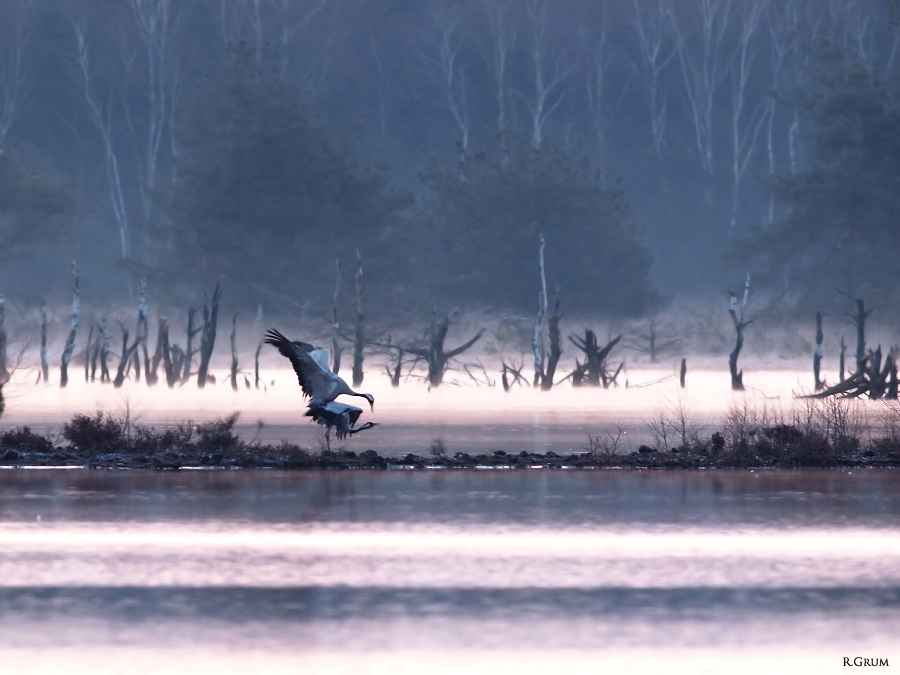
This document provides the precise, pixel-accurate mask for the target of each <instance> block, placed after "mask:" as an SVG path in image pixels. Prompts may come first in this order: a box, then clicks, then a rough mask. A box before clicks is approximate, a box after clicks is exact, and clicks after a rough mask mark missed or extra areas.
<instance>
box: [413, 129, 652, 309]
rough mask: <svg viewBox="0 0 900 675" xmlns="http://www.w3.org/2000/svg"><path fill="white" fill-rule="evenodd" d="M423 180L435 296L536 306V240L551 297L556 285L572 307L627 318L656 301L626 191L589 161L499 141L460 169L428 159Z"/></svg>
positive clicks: (517, 140)
mask: <svg viewBox="0 0 900 675" xmlns="http://www.w3.org/2000/svg"><path fill="white" fill-rule="evenodd" d="M422 177H423V180H424V182H425V184H426V185H427V186H428V187H429V188H430V189H431V192H432V196H431V198H430V199H429V200H427V203H426V205H425V219H426V221H427V223H428V227H429V231H430V237H431V242H432V244H433V245H434V246H435V248H434V250H433V251H432V253H431V257H432V263H433V267H432V269H434V270H435V272H436V274H435V275H434V276H435V278H436V279H437V281H436V282H435V283H436V284H438V285H439V291H440V292H442V293H444V294H448V295H451V296H452V295H453V294H457V295H464V296H467V297H478V298H479V299H480V300H481V301H482V302H485V303H490V304H494V305H496V306H505V307H514V308H519V309H524V310H531V309H534V308H535V306H536V301H535V298H536V297H537V292H538V290H539V288H540V276H539V269H538V258H537V252H538V242H539V238H540V235H541V234H543V235H544V236H545V238H546V241H547V247H546V271H547V282H548V285H549V286H550V288H549V291H550V292H551V293H552V292H553V287H554V285H556V284H559V285H560V286H561V287H562V290H563V293H564V294H565V297H566V298H567V301H568V302H569V303H570V305H571V306H574V307H577V308H579V309H582V310H588V311H602V312H608V313H613V314H620V315H624V314H638V313H640V312H642V311H644V310H646V309H647V308H648V307H649V306H651V305H653V304H654V303H656V302H658V300H659V298H658V295H657V293H656V292H655V291H654V290H653V288H652V284H651V282H650V264H651V256H650V253H649V251H648V250H647V248H646V247H645V246H644V245H643V243H642V242H641V238H640V228H639V227H638V222H637V219H636V217H635V215H634V213H633V211H632V209H631V207H630V205H629V203H628V200H627V198H626V196H625V192H624V190H623V189H622V188H621V187H620V186H619V185H618V184H615V185H608V184H607V183H605V182H604V180H603V179H602V177H601V175H600V172H599V171H598V170H596V169H594V168H592V167H591V165H590V162H589V161H588V160H587V158H586V156H583V155H581V156H577V157H576V156H573V154H572V153H570V152H568V151H567V150H565V149H563V148H561V147H559V146H558V145H556V144H554V143H553V142H552V141H550V140H548V139H547V140H544V142H543V143H542V144H541V146H540V147H539V148H534V147H532V145H531V144H530V143H529V142H528V141H527V139H526V138H524V137H521V136H515V135H501V136H499V137H498V138H497V139H496V142H495V144H494V146H493V147H492V148H490V149H489V150H475V151H472V152H467V153H464V154H463V155H461V157H460V162H459V164H458V166H446V165H442V164H441V163H439V162H438V161H436V160H433V161H431V162H430V164H429V166H428V168H427V170H426V171H425V172H424V173H423V176H422Z"/></svg>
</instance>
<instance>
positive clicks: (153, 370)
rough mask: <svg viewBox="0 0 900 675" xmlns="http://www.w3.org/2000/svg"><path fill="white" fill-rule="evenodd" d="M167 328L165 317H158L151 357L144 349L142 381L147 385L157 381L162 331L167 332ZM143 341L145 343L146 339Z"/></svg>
mask: <svg viewBox="0 0 900 675" xmlns="http://www.w3.org/2000/svg"><path fill="white" fill-rule="evenodd" d="M168 330H169V328H168V325H167V322H166V320H165V318H163V317H159V318H158V319H157V328H156V350H155V351H154V352H153V358H152V359H151V358H149V357H148V355H147V352H146V351H144V360H145V362H146V363H145V364H144V366H145V368H146V371H145V374H144V381H145V382H146V383H147V386H148V387H155V386H156V384H157V382H159V374H158V373H159V363H160V361H162V360H163V332H164V331H165V332H166V334H168ZM167 341H168V340H167ZM144 342H145V344H146V340H145V341H144ZM145 349H146V347H145Z"/></svg>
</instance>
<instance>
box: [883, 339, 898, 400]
mask: <svg viewBox="0 0 900 675" xmlns="http://www.w3.org/2000/svg"><path fill="white" fill-rule="evenodd" d="M888 359H889V360H890V370H889V371H888V384H887V393H886V394H885V395H884V397H885V398H887V399H890V400H892V401H896V400H897V348H896V347H892V348H891V353H890V355H889V356H888Z"/></svg>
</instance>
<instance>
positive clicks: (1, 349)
mask: <svg viewBox="0 0 900 675" xmlns="http://www.w3.org/2000/svg"><path fill="white" fill-rule="evenodd" d="M5 313H6V309H5V301H4V300H3V294H2V293H0V384H6V383H7V382H8V381H9V371H8V370H7V369H6V328H5V327H4V325H3V324H4V321H5V316H4V315H5Z"/></svg>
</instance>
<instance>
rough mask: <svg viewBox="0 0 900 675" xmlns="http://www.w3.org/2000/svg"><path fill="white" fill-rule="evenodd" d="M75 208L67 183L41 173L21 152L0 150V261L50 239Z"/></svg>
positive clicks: (73, 198)
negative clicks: (65, 217) (63, 218)
mask: <svg viewBox="0 0 900 675" xmlns="http://www.w3.org/2000/svg"><path fill="white" fill-rule="evenodd" d="M75 211H76V201H75V197H74V196H73V194H72V193H71V191H70V190H69V188H68V186H67V185H66V184H65V183H62V182H54V181H53V180H51V179H49V178H47V177H46V176H44V175H42V174H41V173H40V172H38V171H36V170H35V169H33V168H32V167H31V166H29V163H28V162H27V161H26V159H25V157H23V156H22V155H19V154H15V155H13V154H9V153H4V152H0V263H2V262H5V261H8V260H10V259H12V258H13V257H14V256H15V255H17V254H18V253H20V252H21V251H22V250H23V249H24V248H26V247H28V246H30V245H33V244H35V243H38V242H40V241H47V240H48V239H49V238H50V237H52V236H54V235H55V234H56V233H57V231H58V228H59V226H60V225H61V217H62V216H65V215H72V214H74V213H75Z"/></svg>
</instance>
